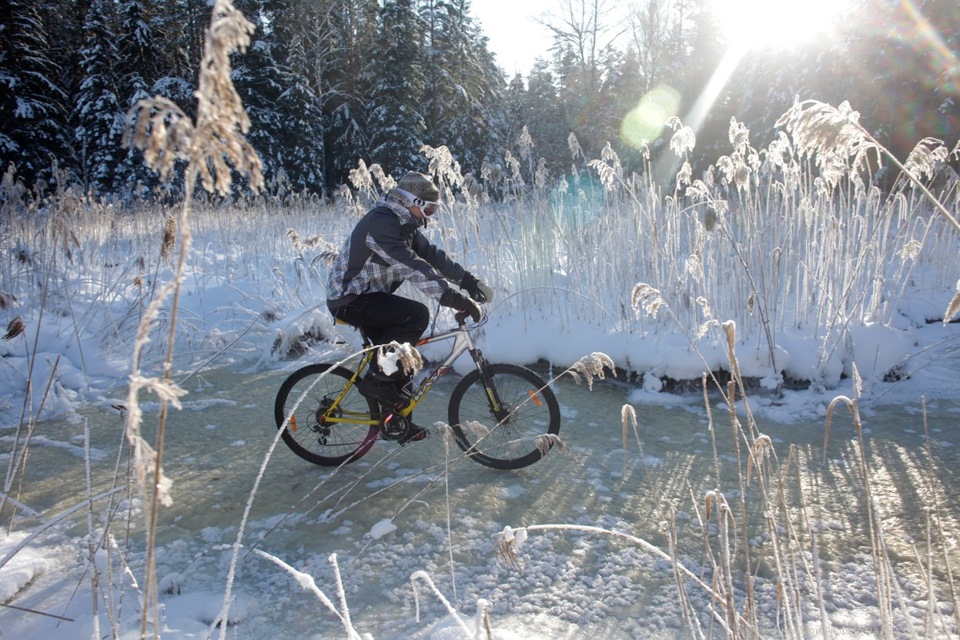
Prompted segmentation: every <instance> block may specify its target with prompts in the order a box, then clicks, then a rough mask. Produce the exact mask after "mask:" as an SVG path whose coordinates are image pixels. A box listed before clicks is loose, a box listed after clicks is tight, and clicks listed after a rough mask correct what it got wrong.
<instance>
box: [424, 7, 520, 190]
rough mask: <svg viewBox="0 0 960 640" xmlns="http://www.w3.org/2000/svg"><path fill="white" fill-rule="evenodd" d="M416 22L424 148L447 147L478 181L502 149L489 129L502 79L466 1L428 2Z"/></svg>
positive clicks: (497, 114) (495, 114)
mask: <svg viewBox="0 0 960 640" xmlns="http://www.w3.org/2000/svg"><path fill="white" fill-rule="evenodd" d="M421 16H422V17H423V20H424V23H425V24H426V33H427V36H428V45H427V49H426V60H428V61H429V64H427V65H425V67H424V76H425V78H424V80H425V83H426V91H425V95H426V99H425V100H424V102H423V104H422V105H421V110H422V113H423V114H424V120H425V122H426V127H427V129H426V134H425V136H424V138H425V142H426V143H427V144H429V145H431V146H434V147H439V146H441V145H446V146H447V147H448V148H449V149H450V151H451V152H452V154H453V156H454V157H455V158H456V159H457V161H458V162H459V163H460V165H461V167H462V168H463V170H464V171H468V172H472V173H475V174H477V175H479V172H480V167H481V165H482V164H483V162H484V161H485V160H487V159H489V158H491V157H492V156H493V155H494V154H495V153H496V151H495V150H496V149H498V147H500V146H502V140H500V138H499V136H498V134H497V130H496V128H494V127H493V126H491V125H492V123H494V122H496V121H498V120H502V118H503V115H502V113H500V112H499V111H500V106H501V99H502V90H503V84H504V83H503V78H502V76H501V74H500V70H499V69H498V68H497V66H496V65H495V63H494V61H493V57H492V56H491V55H490V53H489V51H487V47H486V38H484V37H483V36H482V34H481V33H480V32H479V30H478V29H477V27H476V26H475V24H474V22H473V19H472V18H471V17H470V3H469V2H468V1H467V0H427V2H425V3H424V4H423V7H422V10H421Z"/></svg>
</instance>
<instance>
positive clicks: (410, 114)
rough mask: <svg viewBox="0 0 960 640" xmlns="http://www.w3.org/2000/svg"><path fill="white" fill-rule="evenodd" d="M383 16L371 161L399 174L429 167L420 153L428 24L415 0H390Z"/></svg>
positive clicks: (378, 43) (376, 59) (372, 114)
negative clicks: (421, 109)
mask: <svg viewBox="0 0 960 640" xmlns="http://www.w3.org/2000/svg"><path fill="white" fill-rule="evenodd" d="M379 22H380V31H379V34H378V37H377V39H376V42H375V44H374V48H373V57H372V59H373V61H374V64H376V65H377V68H378V70H379V73H378V74H377V82H376V84H375V85H374V87H373V95H372V96H371V99H370V107H369V112H370V119H369V133H370V158H369V162H375V163H378V164H380V166H381V167H383V169H384V171H386V172H387V173H389V174H392V175H394V176H398V175H402V174H403V173H405V172H406V171H409V170H414V169H420V170H423V169H424V166H423V165H424V161H423V158H422V156H420V155H419V153H418V152H419V149H420V147H421V146H422V145H423V139H424V133H425V130H426V125H425V123H424V120H423V116H422V115H421V113H420V103H421V101H422V99H423V96H424V77H423V69H422V65H423V60H424V56H423V46H424V43H423V32H424V29H423V23H422V22H421V20H420V19H419V17H418V15H417V13H416V11H415V10H414V7H413V2H412V0H385V1H384V3H383V7H382V8H381V10H380V20H379Z"/></svg>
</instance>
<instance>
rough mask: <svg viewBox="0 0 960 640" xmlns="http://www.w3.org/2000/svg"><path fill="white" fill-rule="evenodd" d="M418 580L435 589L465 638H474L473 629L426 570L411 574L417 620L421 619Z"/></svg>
mask: <svg viewBox="0 0 960 640" xmlns="http://www.w3.org/2000/svg"><path fill="white" fill-rule="evenodd" d="M417 580H420V581H422V582H425V583H426V584H427V586H428V587H429V588H430V590H431V591H433V595H435V596H437V599H439V600H440V602H441V603H443V606H444V607H446V609H447V613H449V614H450V617H451V618H453V619H454V621H456V623H457V625H459V626H460V628H461V629H462V630H463V633H464V634H465V635H464V638H474V637H475V636H474V634H473V631H471V630H470V627H468V626H467V624H466V623H465V622H464V621H463V618H461V617H460V614H459V613H457V610H456V609H455V608H454V607H453V605H451V604H450V601H449V600H447V599H446V598H445V597H443V594H442V593H440V590H439V589H437V585H435V584H434V583H433V579H432V578H430V575H429V574H428V573H427V572H426V571H416V572H414V573H413V574H412V575H411V576H410V585H411V586H412V587H413V602H414V605H415V608H416V617H417V622H419V621H420V592H419V591H417Z"/></svg>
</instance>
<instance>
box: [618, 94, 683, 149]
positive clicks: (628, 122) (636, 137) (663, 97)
mask: <svg viewBox="0 0 960 640" xmlns="http://www.w3.org/2000/svg"><path fill="white" fill-rule="evenodd" d="M679 110H680V93H679V92H678V91H677V90H676V89H674V88H673V87H669V86H667V85H660V86H659V87H656V88H655V89H653V90H652V91H650V93H648V94H647V95H645V96H643V98H642V99H641V100H640V103H639V104H638V105H637V106H636V107H634V108H633V109H632V110H631V111H630V113H628V114H627V115H626V117H624V119H623V123H622V124H621V125H620V137H621V138H622V139H623V141H624V142H626V143H627V144H629V145H630V146H631V147H633V148H635V149H641V148H643V147H644V146H645V145H648V144H650V143H651V142H653V141H654V140H656V139H657V138H659V137H660V136H661V135H662V134H663V128H664V125H666V123H667V120H669V119H670V118H672V117H674V116H676V115H677V113H678V112H679Z"/></svg>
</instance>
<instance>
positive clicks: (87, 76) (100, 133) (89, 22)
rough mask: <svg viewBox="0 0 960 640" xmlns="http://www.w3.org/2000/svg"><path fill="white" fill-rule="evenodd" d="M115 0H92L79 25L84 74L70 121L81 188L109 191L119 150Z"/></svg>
mask: <svg viewBox="0 0 960 640" xmlns="http://www.w3.org/2000/svg"><path fill="white" fill-rule="evenodd" d="M113 7H114V3H113V2H104V0H92V1H91V3H90V7H89V9H87V15H86V18H85V19H84V25H83V41H84V44H83V47H82V48H81V50H80V71H81V73H82V75H83V77H82V81H81V84H80V93H79V94H78V95H77V97H76V102H75V106H74V116H73V119H74V121H75V122H76V128H75V130H74V136H75V139H76V147H77V150H78V154H79V160H80V168H79V174H80V178H81V180H82V184H83V187H84V191H87V190H93V191H94V192H96V193H101V194H108V193H113V191H114V188H115V187H116V186H117V185H116V184H115V177H116V171H117V165H118V161H119V158H120V157H121V156H123V155H125V153H126V152H125V151H124V150H123V149H122V148H121V144H120V141H121V138H122V135H123V113H124V109H123V108H122V107H121V105H120V102H119V97H118V95H117V78H116V76H115V70H116V69H117V66H118V58H119V55H118V51H117V36H116V34H115V33H114V31H113V13H112V11H113Z"/></svg>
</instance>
